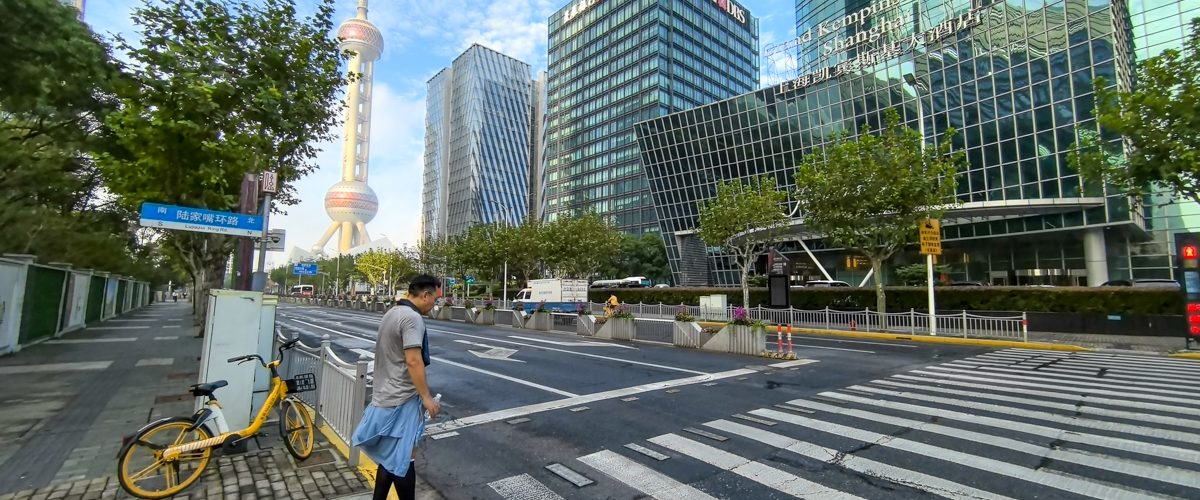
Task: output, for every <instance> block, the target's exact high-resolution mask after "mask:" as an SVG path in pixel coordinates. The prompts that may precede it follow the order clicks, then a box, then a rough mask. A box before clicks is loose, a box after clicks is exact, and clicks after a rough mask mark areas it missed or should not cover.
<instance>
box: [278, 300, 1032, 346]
mask: <svg viewBox="0 0 1200 500" xmlns="http://www.w3.org/2000/svg"><path fill="white" fill-rule="evenodd" d="M314 300H317V299H299V301H310V302H311V301H314ZM492 303H493V304H494V305H495V306H496V315H495V323H496V324H497V325H511V324H512V314H513V312H512V307H513V304H514V302H513V301H503V300H493V301H492ZM368 304H369V303H368ZM481 304H482V302H477V303H476V305H481ZM587 306H588V308H590V309H591V311H592V314H597V315H599V314H604V304H603V303H596V302H590V303H588V304H587ZM367 307H371V306H370V305H368V306H367ZM625 307H626V308H627V309H628V310H629V312H630V313H632V314H633V315H634V317H636V318H638V319H659V320H672V319H674V318H675V314H676V313H677V312H679V311H681V310H686V311H687V312H688V314H690V315H691V316H692V317H693V318H695V319H696V320H698V321H716V322H724V321H728V320H729V319H730V318H731V317H733V314H734V311H735V310H736V309H737V306H728V307H725V308H713V307H700V306H690V305H671V304H642V303H635V304H629V303H627V304H625ZM746 312H747V315H748V317H749V318H750V319H751V320H757V321H762V322H764V323H767V324H769V325H772V326H774V325H792V326H794V327H800V328H819V329H825V330H846V331H864V332H885V333H906V334H909V335H928V334H929V315H928V314H927V313H923V312H919V311H917V310H915V309H910V310H909V311H908V312H889V313H886V314H884V315H883V316H882V319H881V317H880V315H879V314H876V313H875V312H874V311H872V310H871V309H869V308H867V309H861V310H842V309H833V308H829V307H826V308H824V309H796V308H788V309H771V308H767V307H762V306H759V307H752V308H749V309H747V311H746ZM454 313H455V314H454V316H453V319H460V320H461V319H465V318H464V317H460V315H463V316H465V315H464V314H463V312H462V310H461V308H457V307H456V308H455V310H454ZM571 315H572V314H570V313H555V318H565V319H555V322H554V327H553V329H555V330H560V331H574V330H572V329H568V327H569V326H570V327H573V326H574V324H575V322H576V320H574V319H569V318H567V317H568V316H571ZM936 321H937V334H938V335H945V336H954V337H963V338H971V337H975V338H999V339H1011V340H1020V341H1027V340H1028V324H1029V323H1028V321H1027V318H1026V315H1025V313H1021V314H1020V315H1011V314H1010V315H1001V314H996V315H991V314H979V313H972V312H969V311H957V312H945V313H941V314H937V315H936ZM639 328H640V326H639ZM650 328H658V327H653V326H650ZM669 335H670V332H669V331H665V333H663V334H661V336H662V337H664V338H667V337H669ZM656 336H658V335H656Z"/></svg>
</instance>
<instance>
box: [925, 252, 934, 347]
mask: <svg viewBox="0 0 1200 500" xmlns="http://www.w3.org/2000/svg"><path fill="white" fill-rule="evenodd" d="M925 268H926V269H925V270H926V277H927V278H928V279H929V334H930V335H937V312H936V311H937V309H936V304H935V301H934V298H933V254H925Z"/></svg>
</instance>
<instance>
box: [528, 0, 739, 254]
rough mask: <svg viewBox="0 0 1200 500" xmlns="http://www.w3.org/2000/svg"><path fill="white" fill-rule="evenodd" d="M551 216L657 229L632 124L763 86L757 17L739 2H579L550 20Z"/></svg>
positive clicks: (547, 186) (547, 169) (547, 216)
mask: <svg viewBox="0 0 1200 500" xmlns="http://www.w3.org/2000/svg"><path fill="white" fill-rule="evenodd" d="M549 34H550V41H549V61H548V69H549V82H548V84H547V93H548V96H547V110H546V120H547V124H546V134H547V135H546V151H545V172H544V176H545V183H544V184H545V193H544V196H545V199H544V201H543V207H544V210H545V215H544V219H545V220H547V221H550V220H554V219H555V218H557V217H559V216H561V215H563V214H572V213H576V212H578V211H581V210H589V209H590V210H595V211H596V212H598V213H601V214H604V215H606V216H607V217H608V218H609V220H610V221H611V222H613V223H614V224H615V225H616V226H617V227H618V228H619V229H621V230H623V231H625V232H628V233H641V232H647V231H658V217H657V216H656V215H655V211H654V205H653V203H652V202H651V199H650V192H649V189H648V187H649V186H648V184H647V181H646V176H645V173H644V172H643V170H642V165H641V163H640V162H639V161H638V149H637V144H636V140H635V135H634V131H633V124H634V123H636V122H639V121H642V120H646V119H649V118H653V117H657V116H662V115H665V114H668V113H672V112H675V111H680V110H684V109H688V108H693V107H695V106H699V105H702V104H706V103H710V102H713V101H716V100H719V99H724V98H727V97H730V96H734V95H737V94H740V93H743V92H747V91H749V90H751V89H753V88H755V87H757V86H758V78H759V67H758V20H757V19H755V18H754V17H752V16H751V15H750V13H749V12H748V11H747V10H746V9H745V8H744V7H743V6H741V5H740V4H738V3H736V2H734V1H733V0H628V1H621V2H616V1H609V2H604V1H600V0H574V1H572V2H571V3H570V4H568V5H567V6H566V7H563V8H562V9H561V10H559V11H558V12H556V13H555V14H554V15H552V16H550V19H549Z"/></svg>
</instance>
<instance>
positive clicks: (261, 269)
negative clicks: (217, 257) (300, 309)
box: [251, 171, 279, 292]
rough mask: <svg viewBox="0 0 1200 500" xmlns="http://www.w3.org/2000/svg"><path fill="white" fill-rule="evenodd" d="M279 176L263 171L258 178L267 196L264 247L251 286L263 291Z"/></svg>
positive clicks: (260, 186)
mask: <svg viewBox="0 0 1200 500" xmlns="http://www.w3.org/2000/svg"><path fill="white" fill-rule="evenodd" d="M278 184H279V176H278V175H276V174H275V172H271V171H266V172H263V173H262V174H261V175H260V176H259V179H258V186H259V188H260V189H261V191H262V192H263V194H265V195H266V196H265V197H264V198H263V206H262V225H263V228H262V247H261V248H259V250H258V272H257V273H255V274H254V283H253V286H252V287H251V289H252V290H254V291H256V292H262V291H265V290H266V289H267V269H266V267H267V236H268V230H269V229H270V217H271V195H273V194H275V191H277V190H278Z"/></svg>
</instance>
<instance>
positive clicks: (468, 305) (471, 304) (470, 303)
mask: <svg viewBox="0 0 1200 500" xmlns="http://www.w3.org/2000/svg"><path fill="white" fill-rule="evenodd" d="M463 307H465V308H467V309H470V308H472V307H475V301H473V300H471V299H467V300H464V301H463Z"/></svg>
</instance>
